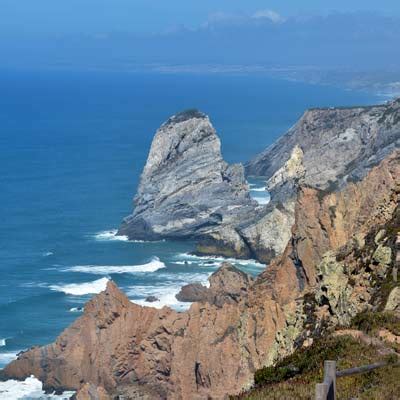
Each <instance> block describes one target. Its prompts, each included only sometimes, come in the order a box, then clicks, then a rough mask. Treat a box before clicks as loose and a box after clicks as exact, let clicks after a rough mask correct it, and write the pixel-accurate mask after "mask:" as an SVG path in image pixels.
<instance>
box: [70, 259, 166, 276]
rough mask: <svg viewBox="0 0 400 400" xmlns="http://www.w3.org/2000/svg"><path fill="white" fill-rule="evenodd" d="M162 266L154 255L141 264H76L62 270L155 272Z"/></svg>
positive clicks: (116, 272) (126, 272)
mask: <svg viewBox="0 0 400 400" xmlns="http://www.w3.org/2000/svg"><path fill="white" fill-rule="evenodd" d="M162 268H166V266H165V264H164V263H163V262H162V261H160V259H159V258H158V257H154V258H153V259H152V261H150V262H149V263H147V264H142V265H76V266H75V267H71V268H66V269H64V271H67V272H83V273H86V274H96V275H107V274H137V273H144V272H155V271H158V270H159V269H162Z"/></svg>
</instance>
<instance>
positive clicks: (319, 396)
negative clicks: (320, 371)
mask: <svg viewBox="0 0 400 400" xmlns="http://www.w3.org/2000/svg"><path fill="white" fill-rule="evenodd" d="M327 395H328V385H327V384H326V383H317V384H316V385H315V400H326V397H327Z"/></svg>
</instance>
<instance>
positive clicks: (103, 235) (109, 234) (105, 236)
mask: <svg viewBox="0 0 400 400" xmlns="http://www.w3.org/2000/svg"><path fill="white" fill-rule="evenodd" d="M117 232H118V231H117V229H112V230H110V231H101V232H98V233H96V234H95V238H96V239H97V240H101V241H107V240H118V241H122V242H127V241H128V240H129V239H128V236H124V235H117Z"/></svg>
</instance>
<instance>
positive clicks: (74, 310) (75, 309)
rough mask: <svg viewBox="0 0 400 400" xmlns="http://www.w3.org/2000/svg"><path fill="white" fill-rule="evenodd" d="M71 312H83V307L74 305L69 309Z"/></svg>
mask: <svg viewBox="0 0 400 400" xmlns="http://www.w3.org/2000/svg"><path fill="white" fill-rule="evenodd" d="M69 312H73V313H79V312H83V307H72V308H70V309H69Z"/></svg>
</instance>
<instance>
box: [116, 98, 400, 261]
mask: <svg viewBox="0 0 400 400" xmlns="http://www.w3.org/2000/svg"><path fill="white" fill-rule="evenodd" d="M399 146H400V100H396V101H393V102H391V103H387V104H385V105H380V106H372V107H356V108H330V109H313V110H309V111H307V112H306V113H305V114H304V115H303V117H302V118H301V119H300V120H299V122H298V123H297V124H296V125H295V126H294V127H293V128H292V129H290V130H289V131H288V132H287V133H286V134H285V135H283V136H282V137H281V138H280V139H279V140H278V141H277V142H276V143H275V144H274V145H272V146H270V147H269V148H268V149H266V150H265V151H264V152H263V153H261V154H260V155H259V156H257V157H256V158H255V159H254V160H253V161H251V162H250V163H249V164H248V165H247V166H246V172H247V174H248V175H257V176H264V177H265V179H266V181H267V182H266V183H267V188H268V190H269V191H270V193H271V202H270V204H268V205H267V206H260V205H258V204H257V203H256V202H254V201H253V200H251V198H250V195H249V191H248V187H247V183H246V180H245V177H244V172H243V167H242V166H241V165H228V164H227V163H226V162H225V161H224V160H223V158H222V155H221V150H220V147H221V144H220V140H219V138H218V136H217V134H216V131H215V129H214V128H213V126H212V124H211V122H210V120H209V118H208V117H207V116H206V115H205V114H203V113H201V112H199V111H196V110H192V111H187V112H183V113H180V114H177V115H175V116H173V117H171V118H170V119H169V120H168V121H167V122H166V123H164V124H163V125H162V126H161V127H160V129H159V130H158V132H157V133H156V135H155V137H154V140H153V143H152V145H151V149H150V153H149V156H148V159H147V162H146V165H145V167H144V169H143V172H142V175H141V180H140V185H139V187H138V190H137V194H136V196H135V201H134V203H135V208H134V211H133V214H132V215H130V216H129V217H127V218H125V220H124V221H123V223H122V225H121V227H120V229H119V234H121V235H127V236H128V237H129V238H131V239H144V240H154V239H160V238H183V239H184V238H194V239H195V240H196V242H197V244H198V245H197V252H199V253H202V254H212V255H216V254H219V255H223V256H227V257H238V258H255V259H258V260H259V261H261V262H265V263H268V262H270V261H271V260H272V259H273V258H274V257H276V256H279V255H281V254H282V253H283V251H284V249H285V247H286V245H287V243H288V241H289V238H290V235H291V228H292V226H293V224H294V209H295V200H296V197H297V193H298V188H299V186H307V187H313V188H316V189H320V190H327V191H332V190H340V189H343V188H344V187H346V185H348V184H349V183H351V182H356V181H359V180H361V179H362V178H363V177H365V175H366V174H367V173H368V171H370V170H371V168H372V167H374V166H376V165H378V164H379V163H380V161H382V160H383V159H384V158H385V157H386V156H387V155H388V154H390V153H391V152H392V151H393V150H394V149H395V148H397V147H399Z"/></svg>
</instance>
